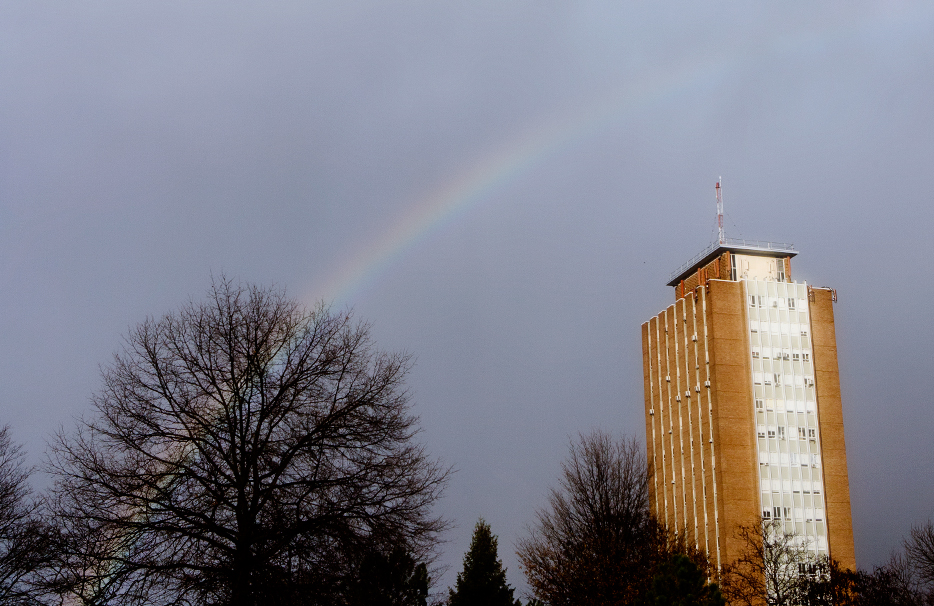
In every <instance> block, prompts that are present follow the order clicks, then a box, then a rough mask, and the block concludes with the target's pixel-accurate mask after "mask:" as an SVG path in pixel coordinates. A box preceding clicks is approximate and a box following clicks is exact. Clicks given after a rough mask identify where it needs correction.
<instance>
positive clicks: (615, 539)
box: [518, 431, 672, 606]
mask: <svg viewBox="0 0 934 606" xmlns="http://www.w3.org/2000/svg"><path fill="white" fill-rule="evenodd" d="M536 517H537V520H536V523H535V525H534V526H533V527H532V528H531V529H530V531H529V535H528V536H527V537H526V538H525V539H523V540H522V541H520V543H519V549H518V555H519V559H520V562H521V564H522V568H523V570H524V571H525V573H526V576H527V577H528V581H529V585H530V586H531V588H532V592H533V594H534V597H535V598H537V599H540V600H542V601H543V602H545V603H547V604H550V605H551V606H565V605H572V604H573V605H583V606H586V605H590V604H593V605H604V604H632V603H634V602H635V600H636V599H637V598H638V596H640V595H641V594H642V593H643V592H645V591H646V590H647V589H648V587H649V585H650V583H651V580H652V576H653V574H654V571H655V569H656V566H657V565H658V564H659V563H660V562H663V561H665V560H667V559H668V557H669V555H670V552H671V551H672V549H671V547H672V543H671V541H670V537H669V536H668V535H667V533H666V532H665V531H664V530H663V529H662V528H660V527H659V526H658V524H657V523H656V522H655V520H654V519H653V518H652V516H651V514H650V512H649V508H648V471H647V469H646V463H645V453H644V451H643V448H642V447H641V445H640V444H639V443H638V442H637V441H636V440H634V439H629V440H624V441H621V442H617V441H614V440H613V438H612V437H611V436H609V435H608V434H606V433H603V432H600V431H596V432H594V433H592V434H589V435H582V436H580V439H579V441H578V442H577V443H572V444H571V446H570V454H569V457H568V459H567V460H566V461H565V463H564V464H563V467H562V477H561V481H560V484H559V486H558V487H557V488H553V489H552V490H551V493H550V495H549V498H548V506H547V507H546V508H545V509H542V510H540V511H539V512H538V513H537V516H536Z"/></svg>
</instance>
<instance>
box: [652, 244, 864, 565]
mask: <svg viewBox="0 0 934 606" xmlns="http://www.w3.org/2000/svg"><path fill="white" fill-rule="evenodd" d="M796 254H797V253H796V251H795V250H794V248H793V247H792V246H791V245H785V244H775V243H766V242H746V241H739V240H731V239H721V240H720V241H718V242H717V243H715V244H714V245H712V246H710V247H709V248H708V249H707V250H705V251H704V252H702V253H701V254H699V255H697V256H696V257H695V258H694V259H692V260H691V261H689V262H687V263H685V264H684V265H683V266H682V267H681V268H679V269H678V270H676V271H675V272H674V273H673V274H672V275H671V280H670V282H669V283H668V285H669V286H673V287H674V290H675V302H674V303H673V304H672V305H670V306H669V307H668V308H667V309H665V310H664V311H663V312H661V313H660V314H658V316H656V317H654V318H652V319H651V320H649V321H648V322H646V323H645V324H643V325H642V352H643V353H642V355H643V365H644V369H645V428H646V446H647V451H648V460H649V464H650V466H651V469H652V470H653V474H652V479H651V482H650V493H651V507H652V508H653V511H654V512H655V514H656V516H657V517H658V519H659V520H661V521H663V522H665V523H666V524H667V525H668V527H669V528H672V529H676V530H677V531H678V532H680V533H684V536H685V537H686V539H687V540H688V541H691V542H694V543H695V544H696V545H697V547H699V548H701V549H704V550H705V551H706V552H707V554H708V556H709V557H710V559H711V562H712V563H713V564H715V565H717V566H718V567H719V566H723V565H726V564H728V563H730V562H731V561H733V560H734V559H735V558H736V557H737V556H738V555H739V554H740V552H741V551H742V549H743V547H744V544H743V543H742V541H741V540H740V539H739V538H738V537H737V536H736V531H737V528H738V526H740V525H746V526H749V525H752V524H756V523H758V521H759V519H760V518H762V519H765V520H769V521H771V522H773V523H774V525H775V526H776V527H779V528H780V529H781V530H782V531H783V532H784V533H786V534H792V535H794V537H795V540H796V541H798V542H799V544H800V545H803V546H806V549H807V550H808V553H809V554H812V555H813V556H815V557H816V556H830V557H832V558H833V559H835V560H836V561H837V562H839V563H840V564H841V565H842V566H843V567H845V568H851V569H855V566H856V562H855V556H854V553H853V531H852V521H851V516H850V491H849V480H848V478H847V465H846V447H845V445H844V438H843V411H842V406H841V400H840V379H839V372H838V368H837V347H836V337H835V333H834V318H833V302H834V301H835V300H836V292H835V291H833V290H831V289H828V288H815V287H813V286H810V285H808V284H807V283H803V282H801V283H799V282H795V281H793V280H792V278H791V276H792V272H791V258H792V257H793V256H795V255H796Z"/></svg>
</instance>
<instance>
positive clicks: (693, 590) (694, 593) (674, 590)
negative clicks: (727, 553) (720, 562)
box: [639, 553, 726, 606]
mask: <svg viewBox="0 0 934 606" xmlns="http://www.w3.org/2000/svg"><path fill="white" fill-rule="evenodd" d="M639 605H640V606H725V605H726V600H724V599H723V596H722V595H720V589H719V588H718V587H717V585H716V583H708V582H707V577H706V576H705V575H704V571H703V570H701V569H700V568H699V567H698V566H697V564H695V563H694V562H693V561H691V558H689V557H687V556H686V555H684V554H680V553H679V554H675V556H674V557H672V558H671V559H670V560H668V561H667V562H665V563H664V564H662V565H661V566H660V567H659V570H658V572H657V573H656V574H655V576H654V577H653V579H652V586H651V587H650V588H649V590H648V591H647V592H646V594H645V595H644V596H643V597H642V599H641V600H640V602H639Z"/></svg>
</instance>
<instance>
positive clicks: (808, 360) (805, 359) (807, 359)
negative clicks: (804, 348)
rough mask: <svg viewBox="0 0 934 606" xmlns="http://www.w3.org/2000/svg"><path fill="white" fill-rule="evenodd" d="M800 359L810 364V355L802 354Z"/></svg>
mask: <svg viewBox="0 0 934 606" xmlns="http://www.w3.org/2000/svg"><path fill="white" fill-rule="evenodd" d="M801 359H802V360H804V361H805V362H810V361H811V354H809V353H808V352H804V353H803V354H801Z"/></svg>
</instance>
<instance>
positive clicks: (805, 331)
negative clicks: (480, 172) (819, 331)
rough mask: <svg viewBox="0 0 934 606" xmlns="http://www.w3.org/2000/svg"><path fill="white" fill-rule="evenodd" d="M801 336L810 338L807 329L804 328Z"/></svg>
mask: <svg viewBox="0 0 934 606" xmlns="http://www.w3.org/2000/svg"><path fill="white" fill-rule="evenodd" d="M801 336H802V337H806V336H808V331H807V329H805V328H802V329H801Z"/></svg>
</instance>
